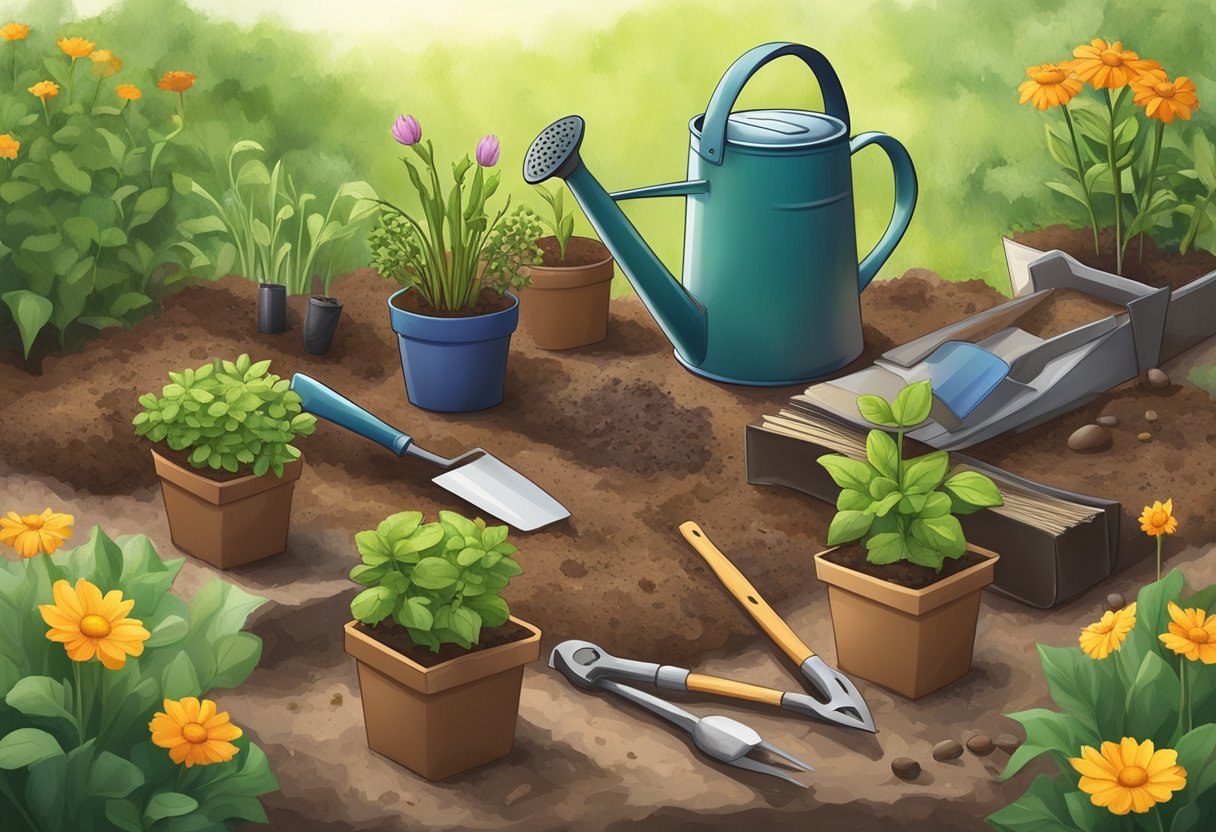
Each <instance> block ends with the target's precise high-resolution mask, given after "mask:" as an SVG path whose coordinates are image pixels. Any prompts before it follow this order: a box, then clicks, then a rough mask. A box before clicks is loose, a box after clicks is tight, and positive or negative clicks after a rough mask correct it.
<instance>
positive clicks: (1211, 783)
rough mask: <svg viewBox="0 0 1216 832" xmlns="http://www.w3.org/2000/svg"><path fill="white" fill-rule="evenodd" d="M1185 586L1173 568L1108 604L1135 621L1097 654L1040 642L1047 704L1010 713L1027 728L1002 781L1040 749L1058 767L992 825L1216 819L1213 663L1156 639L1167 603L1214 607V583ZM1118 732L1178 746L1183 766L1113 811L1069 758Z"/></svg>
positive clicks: (1132, 825) (1204, 824) (1174, 825)
mask: <svg viewBox="0 0 1216 832" xmlns="http://www.w3.org/2000/svg"><path fill="white" fill-rule="evenodd" d="M1184 587H1185V581H1184V579H1183V576H1182V573H1181V572H1179V571H1178V570H1177V569H1175V570H1173V571H1172V572H1170V573H1169V574H1168V575H1166V576H1165V577H1164V578H1162V579H1161V580H1160V581H1156V582H1154V583H1151V584H1148V585H1147V586H1145V587H1144V588H1143V589H1141V590H1140V594H1139V596H1138V598H1137V600H1136V603H1135V605H1134V606H1132V607H1128V608H1127V609H1124V610H1122V611H1119V612H1117V613H1113V614H1112V613H1108V614H1107V615H1108V616H1111V615H1114V616H1130V617H1132V619H1133V620H1134V623H1133V624H1132V626H1131V628H1130V631H1129V630H1126V629H1123V628H1119V629H1115V630H1114V631H1113V634H1114V635H1116V636H1117V635H1118V634H1119V633H1120V632H1126V638H1125V639H1124V640H1123V641H1122V642H1121V643H1119V642H1118V641H1117V640H1116V641H1115V643H1114V646H1113V648H1112V649H1111V650H1110V652H1109V653H1108V654H1107V655H1105V656H1104V657H1103V658H1092V657H1091V655H1087V653H1086V652H1085V651H1083V650H1082V649H1081V647H1079V646H1072V647H1052V646H1049V645H1045V644H1040V645H1038V651H1039V658H1040V660H1041V662H1042V667H1043V675H1044V677H1045V679H1046V681H1047V689H1048V692H1049V693H1050V694H1051V698H1052V700H1053V702H1054V703H1055V708H1054V709H1049V708H1034V709H1031V710H1028V711H1021V712H1018V713H1014V714H1010V715H1009V717H1010V718H1011V719H1013V720H1015V721H1017V722H1018V723H1020V724H1021V725H1022V727H1023V728H1024V729H1025V730H1026V742H1025V743H1024V744H1023V745H1022V746H1021V747H1020V748H1018V750H1017V751H1016V752H1014V754H1013V756H1012V757H1011V758H1010V759H1009V763H1008V765H1006V767H1005V770H1004V772H1002V774H1001V776H1000V779H1001V780H1008V779H1009V778H1011V777H1013V776H1014V775H1016V774H1017V773H1018V772H1020V771H1022V770H1023V769H1024V768H1025V767H1026V766H1027V765H1028V764H1030V763H1031V762H1032V761H1034V760H1037V759H1039V758H1041V757H1047V758H1050V760H1051V761H1052V762H1053V763H1055V765H1056V767H1057V769H1058V770H1057V772H1056V773H1054V774H1040V775H1039V776H1037V777H1036V778H1035V779H1034V780H1033V782H1032V783H1031V784H1030V787H1029V788H1028V789H1027V790H1026V792H1025V793H1024V794H1022V795H1021V797H1019V798H1018V799H1017V800H1016V801H1014V802H1013V803H1011V804H1010V805H1009V806H1006V807H1005V808H1003V809H1001V810H999V811H997V812H996V813H995V814H993V815H991V816H990V817H989V818H988V823H989V824H990V825H992V826H993V827H994V828H995V829H997V830H1001V832H1015V830H1017V832H1022V830H1032V829H1053V830H1060V832H1116V830H1122V829H1140V830H1161V829H1167V830H1170V832H1200V830H1207V829H1212V828H1216V668H1213V667H1211V666H1210V665H1207V664H1204V663H1202V662H1201V661H1196V660H1194V659H1193V658H1187V657H1186V656H1185V655H1180V654H1178V653H1175V652H1174V650H1172V649H1170V648H1168V647H1167V646H1165V644H1164V643H1163V642H1162V639H1161V636H1162V635H1163V634H1167V633H1169V632H1170V624H1171V619H1172V618H1173V616H1172V615H1171V611H1170V608H1169V605H1170V603H1171V602H1173V603H1176V604H1177V605H1178V608H1180V609H1188V610H1195V611H1198V612H1199V613H1200V615H1205V614H1207V613H1210V612H1211V611H1212V609H1213V607H1214V606H1216V585H1212V586H1208V587H1206V588H1205V589H1203V590H1201V591H1199V592H1197V593H1194V594H1190V593H1187V592H1185V588H1184ZM1186 596H1189V597H1186ZM1184 598H1185V600H1184ZM1100 623H1101V622H1100ZM1092 626H1094V627H1096V626H1097V625H1092ZM1175 626H1177V625H1175ZM1090 629H1091V628H1086V630H1090ZM1107 629H1108V628H1107ZM1188 667H1189V670H1190V672H1189V673H1188V672H1187V671H1188ZM1124 737H1130V738H1132V739H1134V740H1136V741H1137V742H1141V743H1142V742H1144V741H1145V740H1151V741H1152V742H1153V744H1154V746H1155V748H1156V749H1158V752H1160V751H1161V750H1167V751H1176V752H1177V764H1178V765H1181V766H1182V767H1183V768H1184V769H1185V775H1184V777H1185V788H1182V789H1180V790H1175V791H1172V792H1170V791H1159V792H1158V794H1157V797H1156V798H1155V801H1156V805H1153V806H1150V807H1149V808H1148V809H1147V811H1143V812H1141V813H1136V812H1133V813H1131V814H1124V815H1116V814H1113V813H1112V811H1109V810H1108V809H1106V808H1102V807H1100V806H1097V805H1095V804H1094V803H1093V802H1092V800H1091V795H1090V794H1087V793H1085V791H1083V790H1082V789H1081V788H1080V775H1079V773H1078V772H1077V770H1075V769H1074V767H1073V765H1072V763H1071V762H1070V761H1071V760H1073V759H1078V758H1081V757H1082V752H1081V749H1082V747H1084V746H1088V747H1090V748H1093V749H1097V748H1099V747H1100V746H1101V745H1102V743H1104V742H1114V743H1119V742H1120V741H1121V740H1122V739H1123V738H1124ZM1112 785H1113V784H1112ZM1162 796H1165V800H1161V798H1162Z"/></svg>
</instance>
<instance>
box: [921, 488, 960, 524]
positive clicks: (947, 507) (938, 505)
mask: <svg viewBox="0 0 1216 832" xmlns="http://www.w3.org/2000/svg"><path fill="white" fill-rule="evenodd" d="M923 499H924V504H923V505H922V506H921V509H920V511H918V512H917V515H918V516H919V517H921V518H922V519H925V520H927V519H929V518H930V517H941V516H942V515H943V514H949V513H950V511H951V509H952V504H951V502H950V498H949V497H947V496H946V495H945V494H943V493H942V492H940V491H930V492H929V493H928V494H926V495H924V498H923Z"/></svg>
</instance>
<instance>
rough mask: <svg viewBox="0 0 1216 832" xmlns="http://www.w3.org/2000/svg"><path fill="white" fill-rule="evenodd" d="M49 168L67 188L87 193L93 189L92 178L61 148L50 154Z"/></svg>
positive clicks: (79, 192)
mask: <svg viewBox="0 0 1216 832" xmlns="http://www.w3.org/2000/svg"><path fill="white" fill-rule="evenodd" d="M51 169H52V170H53V171H55V176H57V177H58V178H59V181H60V182H62V183H63V184H64V185H65V186H66V187H67V188H68V189H69V190H72V191H75V192H76V193H78V194H87V193H88V192H89V191H91V190H92V189H93V178H92V177H91V176H89V175H88V174H87V173H85V172H84V171H82V170H81V169H80V168H78V167H77V166H76V163H75V162H73V161H72V157H71V156H69V155H68V154H67V153H65V152H63V151H62V150H60V151H56V152H55V153H52V154H51Z"/></svg>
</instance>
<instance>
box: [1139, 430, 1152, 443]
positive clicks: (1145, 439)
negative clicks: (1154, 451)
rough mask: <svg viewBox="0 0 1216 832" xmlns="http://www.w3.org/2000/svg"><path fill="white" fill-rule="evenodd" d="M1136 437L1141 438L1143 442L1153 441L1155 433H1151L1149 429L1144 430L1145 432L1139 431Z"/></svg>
mask: <svg viewBox="0 0 1216 832" xmlns="http://www.w3.org/2000/svg"><path fill="white" fill-rule="evenodd" d="M1136 438H1137V439H1139V440H1140V441H1141V442H1152V441H1153V435H1152V434H1151V433H1149V432H1148V431H1144V432H1143V433H1137V434H1136Z"/></svg>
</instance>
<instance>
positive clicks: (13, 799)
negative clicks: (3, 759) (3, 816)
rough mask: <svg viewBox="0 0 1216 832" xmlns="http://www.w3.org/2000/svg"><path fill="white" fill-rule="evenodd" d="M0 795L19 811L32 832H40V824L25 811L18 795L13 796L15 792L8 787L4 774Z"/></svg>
mask: <svg viewBox="0 0 1216 832" xmlns="http://www.w3.org/2000/svg"><path fill="white" fill-rule="evenodd" d="M0 794H2V795H4V797H5V799H7V800H8V802H9V803H11V804H13V808H14V809H16V810H17V814H18V815H19V816H20V817H21V819H22V820H23V821H25V825H26V826H28V827H29V828H30V832H38V824H37V823H35V822H34V819H33V818H32V817H30V814H29V812H27V811H26V810H25V805H24V804H23V803H22V802H21V801H20V800H18V799H17V795H15V794H13V790H12V789H11V788H10V787H9V785H8V780H7V779H6V778H5V776H4V774H0Z"/></svg>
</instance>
